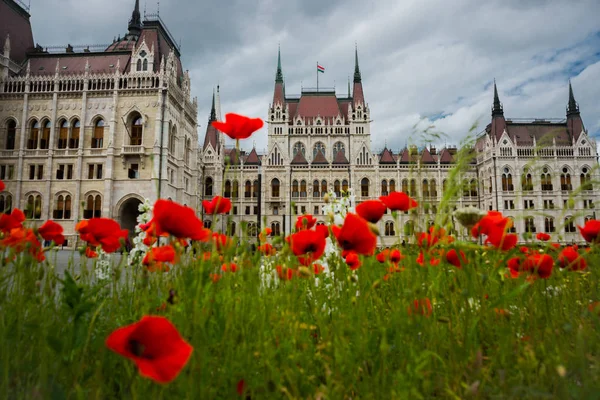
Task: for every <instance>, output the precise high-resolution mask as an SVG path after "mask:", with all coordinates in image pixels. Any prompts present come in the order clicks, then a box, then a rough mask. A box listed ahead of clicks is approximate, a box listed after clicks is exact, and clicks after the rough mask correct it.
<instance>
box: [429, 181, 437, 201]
mask: <svg viewBox="0 0 600 400" xmlns="http://www.w3.org/2000/svg"><path fill="white" fill-rule="evenodd" d="M429 194H430V195H431V197H437V183H436V182H435V179H432V180H431V182H429Z"/></svg>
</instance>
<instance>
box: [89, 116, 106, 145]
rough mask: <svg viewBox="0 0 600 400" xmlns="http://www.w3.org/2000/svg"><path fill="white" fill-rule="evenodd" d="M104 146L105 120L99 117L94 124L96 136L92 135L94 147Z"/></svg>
mask: <svg viewBox="0 0 600 400" xmlns="http://www.w3.org/2000/svg"><path fill="white" fill-rule="evenodd" d="M102 147H104V120H103V119H99V120H98V121H96V124H95V125H94V136H92V149H101V148H102Z"/></svg>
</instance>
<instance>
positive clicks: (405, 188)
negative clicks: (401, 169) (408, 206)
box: [402, 179, 408, 194]
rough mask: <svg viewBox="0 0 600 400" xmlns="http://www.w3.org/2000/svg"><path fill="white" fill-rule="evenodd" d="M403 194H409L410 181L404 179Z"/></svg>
mask: <svg viewBox="0 0 600 400" xmlns="http://www.w3.org/2000/svg"><path fill="white" fill-rule="evenodd" d="M402 192H404V193H406V194H408V180H407V179H402Z"/></svg>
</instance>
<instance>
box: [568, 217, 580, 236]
mask: <svg viewBox="0 0 600 400" xmlns="http://www.w3.org/2000/svg"><path fill="white" fill-rule="evenodd" d="M573 222H574V221H573V217H566V218H565V233H573V232H577V229H576V228H575V224H574V223H573Z"/></svg>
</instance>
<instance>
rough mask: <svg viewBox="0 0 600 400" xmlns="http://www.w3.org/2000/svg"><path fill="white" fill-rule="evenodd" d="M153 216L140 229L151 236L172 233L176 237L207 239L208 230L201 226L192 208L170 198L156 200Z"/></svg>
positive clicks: (208, 235)
mask: <svg viewBox="0 0 600 400" xmlns="http://www.w3.org/2000/svg"><path fill="white" fill-rule="evenodd" d="M152 213H153V218H152V220H151V221H150V222H149V223H148V224H147V225H146V226H143V227H142V229H143V230H145V231H147V232H150V234H151V235H152V236H164V235H173V236H175V237H176V238H179V239H184V238H189V239H192V240H199V241H203V242H205V241H207V240H208V239H209V237H210V231H209V230H208V229H205V228H204V227H203V226H202V221H200V219H198V217H196V213H195V212H194V210H193V209H192V208H190V207H187V206H182V205H181V204H178V203H176V202H174V201H171V200H157V201H156V203H155V204H154V209H153V211H152Z"/></svg>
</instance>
